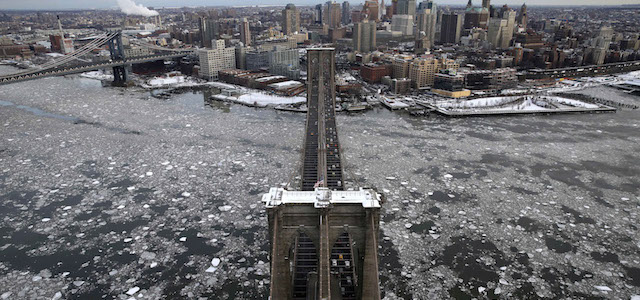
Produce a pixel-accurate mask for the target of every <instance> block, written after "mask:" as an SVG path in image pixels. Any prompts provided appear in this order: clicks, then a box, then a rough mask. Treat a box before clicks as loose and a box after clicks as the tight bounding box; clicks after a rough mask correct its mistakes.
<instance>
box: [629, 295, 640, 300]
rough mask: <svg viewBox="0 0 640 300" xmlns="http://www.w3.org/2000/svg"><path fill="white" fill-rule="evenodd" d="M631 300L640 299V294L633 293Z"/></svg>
mask: <svg viewBox="0 0 640 300" xmlns="http://www.w3.org/2000/svg"><path fill="white" fill-rule="evenodd" d="M631 300H640V295H631Z"/></svg>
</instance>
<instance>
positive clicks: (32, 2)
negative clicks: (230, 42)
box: [0, 0, 640, 10]
mask: <svg viewBox="0 0 640 300" xmlns="http://www.w3.org/2000/svg"><path fill="white" fill-rule="evenodd" d="M52 2H58V1H47V0H25V1H20V2H15V1H8V0H1V1H0V4H1V5H0V6H1V7H2V9H3V10H84V9H116V8H117V7H118V6H117V3H116V1H115V0H113V1H105V2H102V3H100V4H98V5H96V2H95V1H89V0H70V1H64V3H52ZM237 2H240V3H237V4H236V5H231V6H236V7H240V6H256V5H259V6H284V5H285V4H286V3H293V4H296V5H315V4H318V3H324V2H325V1H316V0H290V1H286V3H285V2H278V1H274V2H273V3H270V2H268V1H259V0H243V1H237ZM337 2H340V3H342V2H343V1H337ZM349 2H350V3H351V4H352V5H353V4H356V5H357V4H362V3H364V1H359V0H358V1H349ZM435 2H436V3H438V4H440V5H455V6H464V5H466V3H467V1H466V0H443V1H435ZM475 2H478V5H479V4H480V3H481V1H480V0H477V1H475ZM475 2H474V3H475ZM136 3H138V4H142V5H145V6H151V7H158V8H161V7H185V6H187V7H189V6H230V5H228V4H229V2H228V1H219V0H213V1H211V0H209V1H205V0H186V1H175V0H147V1H136ZM522 3H526V4H527V5H528V6H617V5H634V4H638V5H640V1H637V0H612V1H606V3H603V1H598V0H566V1H563V2H562V4H558V2H557V1H553V0H528V1H521V0H507V1H495V4H496V5H497V4H500V5H503V4H507V5H521V4H522Z"/></svg>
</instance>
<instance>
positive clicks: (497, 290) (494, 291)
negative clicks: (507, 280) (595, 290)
mask: <svg viewBox="0 0 640 300" xmlns="http://www.w3.org/2000/svg"><path fill="white" fill-rule="evenodd" d="M493 293H494V294H496V295H500V294H501V293H502V289H501V288H500V287H497V288H496V289H495V290H493Z"/></svg>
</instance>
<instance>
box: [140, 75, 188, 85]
mask: <svg viewBox="0 0 640 300" xmlns="http://www.w3.org/2000/svg"><path fill="white" fill-rule="evenodd" d="M186 81H187V79H186V77H184V76H173V77H155V78H153V79H150V80H148V81H147V84H148V85H150V86H152V87H159V86H168V85H174V84H179V83H185V82H186Z"/></svg>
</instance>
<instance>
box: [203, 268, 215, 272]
mask: <svg viewBox="0 0 640 300" xmlns="http://www.w3.org/2000/svg"><path fill="white" fill-rule="evenodd" d="M217 269H218V268H214V267H209V268H208V269H206V270H204V271H205V272H207V273H213V272H215V271H216V270H217Z"/></svg>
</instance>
